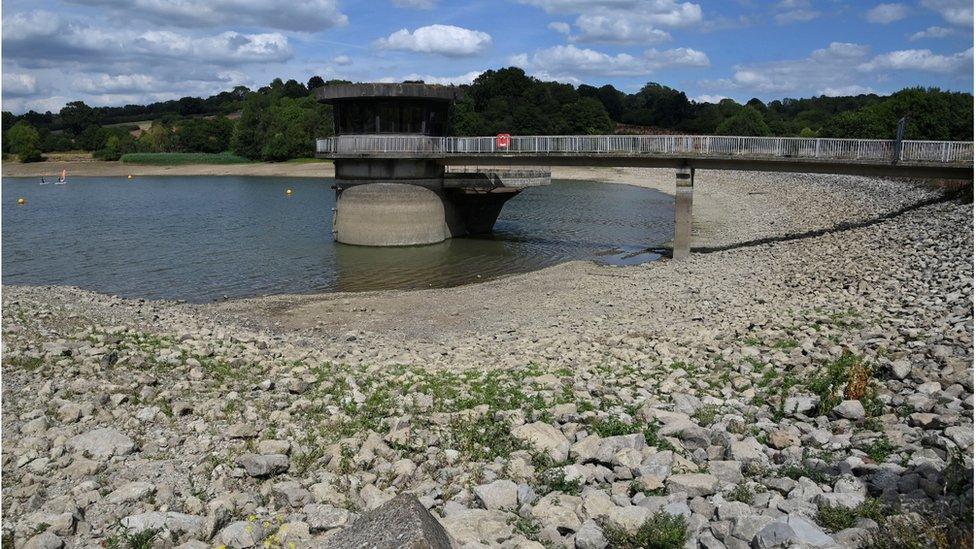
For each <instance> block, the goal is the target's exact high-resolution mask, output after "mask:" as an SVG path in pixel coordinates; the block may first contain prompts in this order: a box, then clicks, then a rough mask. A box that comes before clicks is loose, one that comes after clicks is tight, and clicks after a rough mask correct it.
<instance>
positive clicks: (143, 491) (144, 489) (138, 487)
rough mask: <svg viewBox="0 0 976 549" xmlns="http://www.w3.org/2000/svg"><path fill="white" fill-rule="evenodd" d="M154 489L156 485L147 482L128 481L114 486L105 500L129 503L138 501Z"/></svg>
mask: <svg viewBox="0 0 976 549" xmlns="http://www.w3.org/2000/svg"><path fill="white" fill-rule="evenodd" d="M155 491H156V486H154V485H153V484H150V483H148V482H129V483H126V484H123V485H122V486H119V487H118V488H116V489H115V490H114V491H113V492H112V493H110V494H109V495H108V496H106V498H105V500H106V501H108V502H109V503H115V504H119V503H129V502H133V501H139V500H141V499H142V498H144V497H146V496H148V495H149V494H152V493H154V492H155Z"/></svg>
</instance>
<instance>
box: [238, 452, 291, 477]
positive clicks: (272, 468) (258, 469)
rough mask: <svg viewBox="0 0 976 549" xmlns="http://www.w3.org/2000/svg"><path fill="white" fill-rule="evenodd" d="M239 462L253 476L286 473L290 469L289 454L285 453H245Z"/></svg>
mask: <svg viewBox="0 0 976 549" xmlns="http://www.w3.org/2000/svg"><path fill="white" fill-rule="evenodd" d="M237 461H238V463H240V464H241V467H243V468H244V470H245V471H247V474H248V475H250V476H252V477H268V476H271V475H277V474H281V473H284V472H285V471H287V470H288V456H286V455H284V454H271V455H267V456H262V455H259V454H244V455H243V456H241V457H240V458H238V460H237Z"/></svg>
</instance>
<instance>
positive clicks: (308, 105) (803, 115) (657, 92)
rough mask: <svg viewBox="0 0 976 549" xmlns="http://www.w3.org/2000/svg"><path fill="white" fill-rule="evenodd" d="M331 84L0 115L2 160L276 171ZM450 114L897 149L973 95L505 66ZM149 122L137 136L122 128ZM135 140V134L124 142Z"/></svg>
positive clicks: (951, 121) (277, 83) (456, 119)
mask: <svg viewBox="0 0 976 549" xmlns="http://www.w3.org/2000/svg"><path fill="white" fill-rule="evenodd" d="M333 82H344V81H339V80H333V81H328V82H327V81H325V80H323V79H322V78H321V77H319V76H313V77H312V78H311V79H309V81H308V82H307V83H306V84H302V83H300V82H297V81H295V80H288V81H282V80H281V79H280V78H279V79H275V80H274V81H272V82H271V83H270V84H269V85H267V86H264V87H261V88H259V89H257V90H254V91H252V90H250V89H248V88H246V87H243V86H238V87H235V88H234V89H233V90H230V91H225V92H221V93H219V94H216V95H213V96H210V97H207V98H198V97H184V98H182V99H179V100H173V101H162V102H156V103H151V104H148V105H126V106H123V107H90V106H88V105H86V104H85V103H83V102H81V101H75V102H72V103H68V104H67V105H65V107H64V108H62V109H61V110H60V111H59V112H58V113H56V114H55V113H51V112H46V113H43V114H42V113H37V112H34V111H29V112H27V113H25V114H22V115H19V116H15V115H13V114H12V113H10V112H6V111H4V112H3V114H2V123H3V128H2V129H3V152H4V153H5V154H15V155H17V156H18V157H19V158H20V159H21V160H22V161H25V162H30V161H37V160H41V159H42V158H43V157H42V153H46V152H58V151H68V150H84V151H92V152H93V154H94V156H96V157H97V158H102V159H106V160H117V159H118V158H120V157H121V156H122V155H123V154H126V153H129V152H202V153H220V152H225V151H231V152H233V153H234V154H237V155H239V156H242V157H245V158H248V159H252V160H265V161H281V160H287V159H290V158H299V157H308V156H312V155H313V154H314V143H315V138H317V137H323V136H329V135H331V134H332V131H333V130H332V108H331V107H330V106H328V105H324V104H321V103H318V102H316V101H315V98H314V97H313V96H312V92H311V90H312V89H314V88H316V87H319V86H322V85H325V84H327V83H333ZM461 88H462V91H463V93H462V99H461V100H459V101H458V102H457V103H456V104H455V105H454V106H453V108H452V112H451V133H452V134H453V135H495V134H497V133H510V134H513V135H558V134H591V135H593V134H607V133H689V134H701V135H744V136H801V137H850V138H863V139H872V138H873V139H891V138H893V137H894V136H895V132H896V127H897V125H898V120H899V119H901V118H902V117H906V116H907V120H908V123H907V128H906V132H905V138H906V139H933V140H958V141H968V140H970V139H972V135H973V96H972V94H969V93H961V92H951V91H943V90H940V89H938V88H920V87H916V88H906V89H903V90H901V91H898V92H896V93H893V94H891V95H889V96H879V95H876V94H862V95H857V96H847V97H827V96H820V97H810V98H804V99H793V98H786V99H777V100H774V101H770V102H768V103H766V102H763V101H761V100H759V99H756V98H753V99H750V100H749V101H747V102H746V103H745V104H740V103H738V102H736V101H734V100H732V99H723V100H721V101H719V102H718V103H707V102H696V101H692V100H689V99H688V97H687V96H686V95H685V93H684V92H682V91H679V90H676V89H673V88H670V87H668V86H665V85H663V84H659V83H656V82H650V83H648V84H646V85H645V86H644V87H642V88H641V89H640V90H639V91H637V92H635V93H630V94H628V93H624V92H622V91H620V90H617V89H616V88H614V87H613V86H612V85H610V84H607V85H604V86H601V87H595V86H590V85H587V84H582V85H579V86H573V85H571V84H563V83H559V82H545V81H542V80H539V79H537V78H534V77H531V76H528V75H526V74H525V72H524V71H523V70H522V69H519V68H515V67H509V68H503V69H499V70H489V71H486V72H484V73H482V74H481V75H480V76H478V77H477V78H476V79H475V80H474V82H472V83H471V84H470V85H464V86H461ZM146 120H151V121H152V125H151V126H150V127H149V128H148V129H147V130H145V131H139V132H137V131H135V130H137V129H139V127H138V126H137V125H135V124H134V122H141V121H146ZM134 133H135V134H136V135H137V136H135V135H133V134H134Z"/></svg>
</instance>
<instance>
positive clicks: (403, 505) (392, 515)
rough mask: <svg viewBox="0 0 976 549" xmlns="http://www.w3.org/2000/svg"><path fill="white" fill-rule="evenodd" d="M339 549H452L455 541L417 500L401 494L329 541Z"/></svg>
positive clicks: (411, 496)
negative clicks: (413, 548)
mask: <svg viewBox="0 0 976 549" xmlns="http://www.w3.org/2000/svg"><path fill="white" fill-rule="evenodd" d="M329 546H330V547H333V548H335V549H354V548H355V549H359V548H362V547H369V548H371V549H397V548H400V547H418V548H420V547H422V548H425V549H428V548H429V549H451V541H450V538H449V537H448V535H447V532H446V531H445V530H444V527H443V526H441V524H440V523H439V522H437V519H436V518H434V516H433V515H431V514H430V511H428V510H427V509H426V508H425V507H424V506H423V505H421V504H420V501H419V500H417V498H416V496H413V495H411V494H401V495H399V496H397V497H395V498H393V499H391V500H390V501H388V502H386V503H384V504H383V505H381V506H379V507H377V508H376V509H373V510H372V511H369V512H367V513H365V514H363V515H361V516H360V517H359V518H357V519H356V520H355V521H353V523H352V524H351V525H350V526H349V527H347V528H344V529H343V530H342V531H341V532H339V534H338V535H336V536H335V537H333V538H331V539H330V540H329Z"/></svg>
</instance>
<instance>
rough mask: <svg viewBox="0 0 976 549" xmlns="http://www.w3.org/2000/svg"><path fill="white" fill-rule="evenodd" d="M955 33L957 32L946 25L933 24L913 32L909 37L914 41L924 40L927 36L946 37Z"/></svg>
mask: <svg viewBox="0 0 976 549" xmlns="http://www.w3.org/2000/svg"><path fill="white" fill-rule="evenodd" d="M953 34H955V32H954V31H953V30H952V29H949V28H946V27H936V26H932V27H929V28H927V29H925V30H923V31H918V32H916V33H914V34H912V35H911V36H909V37H908V39H909V40H911V41H912V42H914V41H916V40H922V39H925V38H945V37H947V36H951V35H953Z"/></svg>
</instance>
